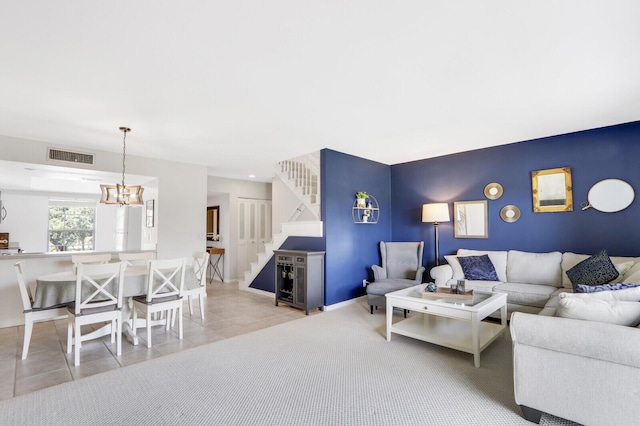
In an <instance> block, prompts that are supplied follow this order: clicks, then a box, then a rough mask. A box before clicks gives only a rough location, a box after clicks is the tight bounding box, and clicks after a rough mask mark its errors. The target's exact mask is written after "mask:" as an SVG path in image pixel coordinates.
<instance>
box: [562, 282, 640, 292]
mask: <svg viewBox="0 0 640 426" xmlns="http://www.w3.org/2000/svg"><path fill="white" fill-rule="evenodd" d="M633 287H640V284H624V283H617V284H602V285H586V284H576V285H575V288H574V291H575V292H576V293H597V292H599V291H612V290H624V289H625V288H633Z"/></svg>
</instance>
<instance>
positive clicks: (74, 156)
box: [47, 148, 93, 165]
mask: <svg viewBox="0 0 640 426" xmlns="http://www.w3.org/2000/svg"><path fill="white" fill-rule="evenodd" d="M47 159H49V160H51V161H64V162H66V163H80V164H90V165H93V154H85V153H83V152H73V151H63V150H60V149H55V148H49V152H48V154H47Z"/></svg>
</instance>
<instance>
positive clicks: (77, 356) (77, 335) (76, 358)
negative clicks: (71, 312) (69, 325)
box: [73, 321, 82, 367]
mask: <svg viewBox="0 0 640 426" xmlns="http://www.w3.org/2000/svg"><path fill="white" fill-rule="evenodd" d="M74 328H75V333H74V335H75V339H76V341H75V345H74V351H73V352H74V353H73V365H75V366H76V367H77V366H79V365H80V341H81V340H82V338H81V337H80V333H81V330H80V325H78V322H77V321H76V326H75V327H74Z"/></svg>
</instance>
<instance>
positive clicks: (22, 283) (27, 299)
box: [13, 261, 33, 311]
mask: <svg viewBox="0 0 640 426" xmlns="http://www.w3.org/2000/svg"><path fill="white" fill-rule="evenodd" d="M13 266H14V268H15V269H16V276H17V277H18V288H19V289H20V297H21V298H22V308H23V309H24V310H25V311H28V310H29V309H31V308H32V307H33V296H32V295H31V289H30V288H29V285H28V284H27V279H26V274H25V271H24V267H25V263H24V262H23V261H21V262H17V263H16V264H15V265H13Z"/></svg>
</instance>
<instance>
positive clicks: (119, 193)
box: [100, 127, 144, 205]
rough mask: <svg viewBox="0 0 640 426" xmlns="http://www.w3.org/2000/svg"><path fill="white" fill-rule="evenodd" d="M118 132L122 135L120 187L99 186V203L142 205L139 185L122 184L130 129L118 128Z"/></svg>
mask: <svg viewBox="0 0 640 426" xmlns="http://www.w3.org/2000/svg"><path fill="white" fill-rule="evenodd" d="M120 131H121V132H123V133H124V137H123V138H122V185H121V184H119V183H117V184H115V185H100V189H101V190H102V198H100V202H101V203H103V204H120V205H140V204H142V193H143V192H144V188H143V187H141V186H140V185H125V184H124V167H125V159H126V156H127V142H126V141H127V132H130V131H131V129H130V128H128V127H120Z"/></svg>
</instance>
